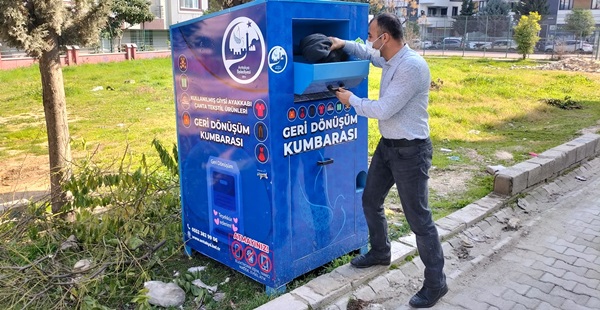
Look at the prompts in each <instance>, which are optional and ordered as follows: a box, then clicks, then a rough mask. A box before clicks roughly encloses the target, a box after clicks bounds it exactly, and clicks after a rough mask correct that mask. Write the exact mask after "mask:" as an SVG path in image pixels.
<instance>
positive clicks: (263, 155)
mask: <svg viewBox="0 0 600 310" xmlns="http://www.w3.org/2000/svg"><path fill="white" fill-rule="evenodd" d="M254 155H255V156H256V159H258V162H260V163H261V164H264V163H266V162H267V160H269V149H267V147H266V146H265V145H264V144H262V143H259V144H257V145H256V147H255V148H254Z"/></svg>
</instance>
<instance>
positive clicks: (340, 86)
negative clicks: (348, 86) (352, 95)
mask: <svg viewBox="0 0 600 310" xmlns="http://www.w3.org/2000/svg"><path fill="white" fill-rule="evenodd" d="M338 85H339V86H338V87H335V86H333V85H331V84H329V85H327V89H329V91H330V92H334V93H335V92H336V91H338V90H339V89H340V88H344V83H343V82H340V83H338Z"/></svg>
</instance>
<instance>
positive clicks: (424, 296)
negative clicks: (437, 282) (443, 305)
mask: <svg viewBox="0 0 600 310" xmlns="http://www.w3.org/2000/svg"><path fill="white" fill-rule="evenodd" d="M446 293H448V286H447V285H444V286H442V288H439V289H436V290H434V289H430V288H426V287H423V288H422V289H421V290H420V291H419V292H417V293H416V294H415V295H414V296H413V297H412V298H411V299H410V301H409V302H408V304H409V305H410V306H411V307H414V308H430V307H433V305H435V304H436V303H437V302H438V300H440V298H442V297H443V296H444V295H446Z"/></svg>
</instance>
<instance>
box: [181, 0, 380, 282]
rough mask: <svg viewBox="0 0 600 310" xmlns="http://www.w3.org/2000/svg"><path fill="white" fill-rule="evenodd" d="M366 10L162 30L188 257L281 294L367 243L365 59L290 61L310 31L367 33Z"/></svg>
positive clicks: (321, 4)
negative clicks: (358, 100) (360, 101)
mask: <svg viewBox="0 0 600 310" xmlns="http://www.w3.org/2000/svg"><path fill="white" fill-rule="evenodd" d="M367 18H368V5H367V4H361V3H352V2H336V1H285V0H262V1H261V0H258V1H254V2H251V3H248V4H245V5H241V6H238V7H235V8H233V9H229V10H225V11H222V12H218V13H215V14H211V15H206V16H203V17H200V18H196V19H193V20H190V21H187V22H183V23H180V24H176V25H173V26H172V27H171V29H170V36H171V44H172V51H173V76H174V85H175V87H174V89H175V104H176V117H177V139H178V152H179V169H180V184H181V203H182V211H183V212H182V214H183V215H182V217H183V219H182V220H183V233H184V239H185V244H186V251H187V253H188V254H191V253H192V250H194V251H197V252H200V253H202V254H203V255H206V256H208V257H211V258H213V259H215V260H217V261H219V262H221V263H222V264H225V265H227V266H229V267H231V268H233V269H235V270H237V271H239V272H241V273H243V274H245V275H246V276H248V277H250V278H252V279H254V280H256V281H258V282H260V283H262V284H264V285H265V286H266V288H267V292H273V290H277V291H281V290H282V289H284V288H285V284H286V283H288V282H290V281H291V280H293V279H294V278H296V277H298V276H300V275H302V274H304V273H306V272H308V271H310V270H313V269H315V268H317V267H319V266H322V265H324V264H326V263H328V262H330V261H332V260H334V259H335V258H337V257H340V256H342V255H344V254H346V253H349V252H351V251H353V250H356V249H359V248H361V247H364V246H365V245H366V244H367V238H368V237H367V226H366V222H365V219H364V216H363V213H362V206H361V197H362V191H363V188H364V184H365V181H366V171H367V120H366V119H364V118H362V117H358V116H357V115H356V114H355V112H354V111H353V110H352V109H347V108H345V107H344V105H343V104H341V103H340V102H339V101H338V100H337V98H336V97H335V96H334V94H333V93H332V92H331V91H329V90H328V88H327V87H328V86H334V87H337V86H340V85H343V86H344V87H346V88H350V89H351V90H352V91H353V92H354V93H356V94H357V95H358V96H363V97H366V95H367V75H368V70H369V62H368V61H363V60H358V59H349V60H348V61H344V62H336V63H321V64H310V63H308V62H307V61H305V60H304V59H303V57H302V56H301V55H294V48H295V47H296V48H297V46H298V44H299V42H300V40H301V39H302V38H304V37H305V36H307V35H309V34H313V33H322V34H325V35H328V36H336V37H340V38H344V39H351V40H355V39H356V40H365V39H366V36H367V23H368V20H367Z"/></svg>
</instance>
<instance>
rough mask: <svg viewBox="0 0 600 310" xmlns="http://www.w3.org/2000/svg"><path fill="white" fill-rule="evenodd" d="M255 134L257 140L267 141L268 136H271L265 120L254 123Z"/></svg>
mask: <svg viewBox="0 0 600 310" xmlns="http://www.w3.org/2000/svg"><path fill="white" fill-rule="evenodd" d="M254 135H255V136H256V140H258V141H260V142H265V140H267V137H268V136H269V131H268V130H267V125H265V123H263V122H256V124H255V125H254Z"/></svg>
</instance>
